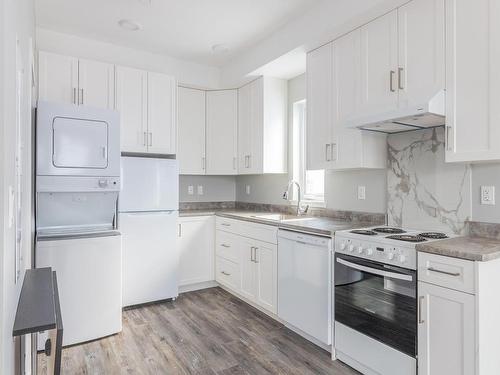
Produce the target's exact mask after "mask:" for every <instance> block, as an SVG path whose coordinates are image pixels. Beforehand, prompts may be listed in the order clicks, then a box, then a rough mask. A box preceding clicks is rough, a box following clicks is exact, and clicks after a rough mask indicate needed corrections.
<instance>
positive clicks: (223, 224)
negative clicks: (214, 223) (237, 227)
mask: <svg viewBox="0 0 500 375" xmlns="http://www.w3.org/2000/svg"><path fill="white" fill-rule="evenodd" d="M220 225H222V226H224V227H230V226H231V224H228V223H221V224H220Z"/></svg>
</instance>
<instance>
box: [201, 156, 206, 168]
mask: <svg viewBox="0 0 500 375" xmlns="http://www.w3.org/2000/svg"><path fill="white" fill-rule="evenodd" d="M205 168H206V158H205V157H204V156H202V158H201V169H203V170H205Z"/></svg>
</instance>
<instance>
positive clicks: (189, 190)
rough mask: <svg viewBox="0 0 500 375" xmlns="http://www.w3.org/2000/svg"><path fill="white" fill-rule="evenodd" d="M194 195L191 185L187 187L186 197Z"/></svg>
mask: <svg viewBox="0 0 500 375" xmlns="http://www.w3.org/2000/svg"><path fill="white" fill-rule="evenodd" d="M193 194H194V186H193V185H189V186H188V195H193Z"/></svg>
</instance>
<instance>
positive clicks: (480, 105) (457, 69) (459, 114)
mask: <svg viewBox="0 0 500 375" xmlns="http://www.w3.org/2000/svg"><path fill="white" fill-rule="evenodd" d="M499 66H500V2H498V1H496V0H477V1H467V0H446V161H447V162H479V161H493V160H500V106H499V105H498V103H499V102H500V74H499V70H498V67H499Z"/></svg>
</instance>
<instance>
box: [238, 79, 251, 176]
mask: <svg viewBox="0 0 500 375" xmlns="http://www.w3.org/2000/svg"><path fill="white" fill-rule="evenodd" d="M250 98H251V84H247V85H245V86H243V87H241V88H239V89H238V174H249V173H250V171H249V167H250V161H249V159H250V153H251V126H252V125H251V121H252V120H251V113H252V108H251V100H250Z"/></svg>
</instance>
